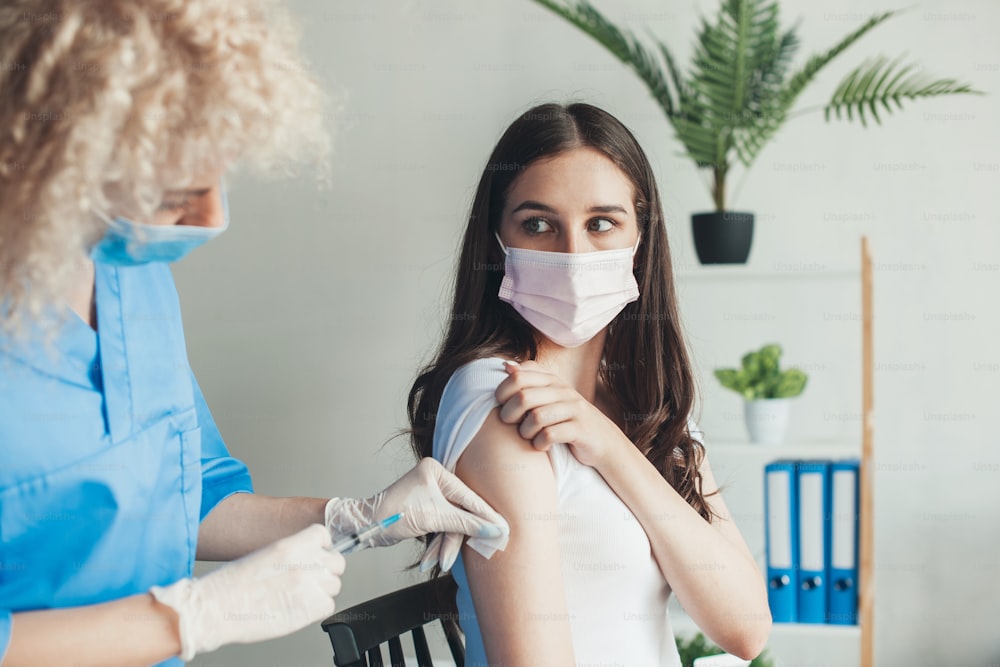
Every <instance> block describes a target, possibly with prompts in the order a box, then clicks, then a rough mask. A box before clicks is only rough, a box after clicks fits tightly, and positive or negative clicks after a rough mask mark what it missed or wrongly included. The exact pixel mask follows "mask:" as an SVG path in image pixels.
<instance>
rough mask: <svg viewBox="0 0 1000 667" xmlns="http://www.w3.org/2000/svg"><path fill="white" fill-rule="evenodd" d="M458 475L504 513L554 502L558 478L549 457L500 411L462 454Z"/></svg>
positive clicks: (486, 423) (496, 412) (495, 412)
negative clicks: (508, 509) (506, 509)
mask: <svg viewBox="0 0 1000 667" xmlns="http://www.w3.org/2000/svg"><path fill="white" fill-rule="evenodd" d="M455 473H456V474H457V475H458V476H459V478H461V479H462V481H464V482H465V483H466V484H468V485H469V486H470V487H471V488H472V489H473V490H475V491H476V492H477V493H479V494H480V495H482V496H483V498H484V499H486V500H487V501H488V502H490V503H491V504H493V505H494V507H496V509H497V510H498V511H500V512H501V513H503V508H504V507H511V508H517V507H521V506H523V505H524V504H527V503H531V504H532V505H533V506H537V505H538V503H539V501H544V497H545V495H546V494H545V491H546V490H550V491H551V498H552V499H553V500H554V498H555V475H554V473H553V471H552V465H551V464H550V463H549V457H548V454H546V453H545V452H539V451H537V450H536V449H535V448H534V447H533V446H532V445H531V443H530V442H528V441H527V440H525V439H524V438H522V437H521V435H520V434H519V433H518V432H517V428H516V427H515V426H513V425H510V424H505V423H504V422H502V421H501V420H500V408H499V407H497V408H494V409H493V410H492V411H491V412H490V414H489V415H488V416H487V417H486V420H485V421H484V422H483V425H482V427H481V428H480V429H479V432H478V433H477V434H476V435H475V437H474V438H473V439H472V441H471V442H470V443H469V446H468V447H467V448H466V449H465V451H464V452H463V453H462V456H461V458H459V460H458V465H457V466H456V468H455Z"/></svg>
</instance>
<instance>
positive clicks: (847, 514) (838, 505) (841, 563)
mask: <svg viewBox="0 0 1000 667" xmlns="http://www.w3.org/2000/svg"><path fill="white" fill-rule="evenodd" d="M859 466H860V461H859V460H858V459H847V460H844V461H836V462H834V463H833V464H832V465H831V466H830V471H831V480H830V481H831V505H832V515H831V522H830V586H829V592H828V596H827V607H828V609H829V613H828V614H827V619H826V620H827V623H833V624H836V625H856V624H857V622H858V516H859V495H858V488H859V484H858V468H859Z"/></svg>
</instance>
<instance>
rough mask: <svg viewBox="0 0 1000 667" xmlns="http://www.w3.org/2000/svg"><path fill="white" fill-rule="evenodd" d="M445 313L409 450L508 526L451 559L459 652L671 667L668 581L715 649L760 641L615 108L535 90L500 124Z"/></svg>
mask: <svg viewBox="0 0 1000 667" xmlns="http://www.w3.org/2000/svg"><path fill="white" fill-rule="evenodd" d="M450 321H451V324H450V326H449V328H448V332H447V334H446V337H445V340H444V342H443V344H442V346H441V348H440V350H439V351H438V353H437V356H436V358H435V359H434V360H433V362H431V363H430V364H429V365H428V366H427V367H426V368H425V369H424V370H423V371H422V372H421V374H420V375H419V377H418V378H417V380H416V382H415V384H414V386H413V388H412V390H411V392H410V396H409V404H408V409H409V417H410V422H411V427H412V433H413V442H414V448H415V450H416V452H417V454H418V455H419V456H427V455H433V456H435V457H436V458H438V459H439V460H440V461H441V462H442V463H443V464H444V465H445V467H446V468H449V469H451V470H455V471H456V472H457V474H458V476H459V478H461V479H463V480H464V481H465V482H466V483H467V484H468V485H469V486H470V487H472V488H473V489H475V490H476V491H477V492H478V493H479V494H481V495H482V497H483V498H484V499H486V500H487V501H488V502H489V503H490V504H491V505H492V506H493V507H494V508H496V509H497V510H498V511H499V512H500V513H501V514H503V515H504V516H505V518H507V520H508V522H509V523H510V534H509V541H507V539H506V538H504V539H502V540H499V541H493V542H491V541H486V540H475V539H473V540H470V541H469V542H468V543H467V545H466V546H465V547H463V549H462V552H461V558H460V560H459V562H458V563H456V566H455V578H456V580H457V582H458V584H459V592H458V600H457V601H458V607H459V612H460V620H461V622H462V625H463V628H464V630H465V632H466V640H467V642H466V643H467V652H468V655H467V664H470V665H480V664H491V665H492V664H503V665H532V666H533V665H572V664H625V665H643V666H650V665H663V666H667V665H670V666H673V665H680V661H679V658H678V654H677V649H676V645H675V642H674V637H673V632H672V630H671V626H670V619H669V617H668V615H667V609H666V605H667V599H668V597H669V595H670V593H671V592H673V593H675V594H676V595H677V596H678V598H679V600H680V601H681V603H682V604H683V605H684V608H685V610H686V611H687V612H688V613H689V614H690V615H691V616H692V618H693V619H694V620H695V621H696V622H697V623H698V625H699V626H700V627H701V628H702V629H703V630H704V631H705V632H706V634H707V635H708V636H709V637H711V638H712V639H713V640H714V641H716V642H717V643H718V644H719V645H720V646H721V647H722V648H724V649H725V650H727V651H729V652H730V653H733V654H735V655H738V656H741V657H744V658H750V657H753V656H756V655H757V654H758V653H760V651H761V650H762V648H763V646H764V643H765V641H766V639H767V635H768V632H769V630H770V623H771V617H770V613H769V611H768V606H767V593H766V589H765V586H764V578H763V576H762V575H761V573H760V571H759V569H758V567H757V565H756V563H755V562H754V559H753V557H752V555H751V553H750V551H749V549H748V548H747V546H746V543H745V542H744V540H743V538H742V536H741V535H740V533H739V530H738V529H737V528H736V526H735V524H734V523H733V521H732V518H731V516H730V514H729V512H728V510H727V509H726V506H725V503H724V502H723V500H722V498H721V496H720V495H719V494H718V487H717V485H716V483H715V480H714V478H713V476H712V472H711V469H710V468H709V465H708V459H707V458H706V456H705V450H704V446H703V444H702V442H701V441H700V439H699V438H698V437H697V436H698V435H700V434H699V433H698V431H697V430H696V427H695V426H694V423H693V421H691V413H692V408H693V405H694V403H695V387H694V381H693V378H692V373H691V368H690V364H689V362H688V357H687V353H686V351H685V345H684V340H683V337H682V332H681V327H680V324H679V321H678V316H677V307H676V296H675V292H674V285H673V279H672V274H671V265H670V252H669V248H668V245H667V237H666V233H665V229H664V224H663V214H662V212H661V207H660V201H659V198H658V195H657V190H656V184H655V181H654V178H653V173H652V169H651V168H650V166H649V163H648V161H647V159H646V157H645V155H644V154H643V152H642V149H641V148H640V147H639V145H638V143H637V142H636V140H635V137H633V136H632V134H631V133H630V132H629V131H628V130H627V129H626V128H625V127H624V126H623V125H622V124H621V123H620V122H619V121H618V120H616V119H615V118H614V117H612V116H611V115H609V114H608V113H606V112H604V111H602V110H600V109H597V108H595V107H593V106H590V105H586V104H571V105H569V106H561V105H556V104H546V105H542V106H538V107H535V108H533V109H531V110H530V111H528V112H527V113H525V114H524V115H522V116H521V117H520V118H518V119H517V120H516V121H515V122H514V123H513V124H512V125H511V126H510V127H509V128H508V129H507V131H506V132H505V133H504V135H503V137H502V138H501V139H500V141H499V143H498V144H497V146H496V148H495V149H494V151H493V154H492V155H491V156H490V159H489V162H488V163H487V166H486V169H485V171H484V173H483V175H482V178H481V179H480V182H479V187H478V190H477V192H476V196H475V200H474V202H473V204H472V211H471V215H470V217H469V223H468V226H467V228H466V231H465V236H464V240H463V244H462V250H461V257H460V260H459V269H458V276H457V280H456V289H455V296H454V302H453V305H452V313H451V320H450ZM517 362H520V363H519V364H518V363H517ZM505 542H506V544H505ZM499 546H505V549H504V550H503V551H502V552H500V551H497V552H495V553H494V550H495V549H496V548H497V547H499ZM444 565H445V566H446V567H447V566H448V565H450V563H445V564H444Z"/></svg>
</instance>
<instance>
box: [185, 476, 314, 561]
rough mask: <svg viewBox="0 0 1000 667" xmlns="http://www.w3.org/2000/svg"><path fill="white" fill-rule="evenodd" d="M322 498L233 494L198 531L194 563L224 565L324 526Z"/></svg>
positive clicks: (207, 518)
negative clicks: (291, 536)
mask: <svg viewBox="0 0 1000 667" xmlns="http://www.w3.org/2000/svg"><path fill="white" fill-rule="evenodd" d="M327 500H328V499H326V498H299V497H296V498H273V497H271V496H261V495H257V494H251V493H234V494H233V495H231V496H229V497H227V498H225V499H223V500H222V502H220V503H219V504H218V505H216V506H215V507H214V508H213V509H212V511H211V512H209V513H208V516H206V517H205V519H204V520H203V521H202V522H201V528H200V529H199V530H198V552H197V558H198V560H210V561H226V560H233V559H235V558H239V557H241V556H245V555H246V554H248V553H250V552H252V551H256V550H257V549H260V548H261V547H264V546H267V545H268V544H271V543H272V542H276V541H278V540H280V539H281V538H283V537H288V536H289V535H293V534H295V533H297V532H299V531H300V530H303V529H304V528H307V527H308V526H310V525H311V524H314V523H319V524H322V523H323V522H324V518H323V510H324V508H325V507H326V503H327Z"/></svg>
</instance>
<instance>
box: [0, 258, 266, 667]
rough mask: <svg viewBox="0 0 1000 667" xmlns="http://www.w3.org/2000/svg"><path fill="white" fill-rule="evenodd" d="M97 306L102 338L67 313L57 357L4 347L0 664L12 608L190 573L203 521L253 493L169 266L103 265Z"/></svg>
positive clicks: (43, 605)
mask: <svg viewBox="0 0 1000 667" xmlns="http://www.w3.org/2000/svg"><path fill="white" fill-rule="evenodd" d="M96 299H97V324H98V331H96V332H95V331H94V330H93V329H91V328H90V327H89V326H88V325H87V324H86V323H85V322H83V321H82V320H81V319H80V318H79V317H76V316H75V315H73V314H72V313H70V314H69V316H68V321H67V322H66V323H65V325H64V326H63V327H62V328H61V330H60V331H59V334H58V337H57V338H56V339H55V340H54V341H53V344H52V345H50V346H49V348H48V349H47V348H46V347H45V346H44V344H43V343H42V342H40V341H39V342H33V343H32V344H30V345H22V346H20V347H11V346H10V345H6V346H5V345H3V344H2V343H4V342H5V341H2V340H0V660H2V659H3V655H4V654H5V652H6V649H7V646H8V644H9V640H10V632H11V613H12V612H17V611H27V610H32V609H50V608H56V607H71V606H77V605H88V604H95V603H99V602H105V601H108V600H114V599H116V598H121V597H124V596H128V595H133V594H135V593H143V592H145V591H147V590H149V588H150V586H154V585H161V586H162V585H165V584H170V583H173V582H175V581H177V580H178V579H181V578H183V577H187V576H190V575H191V570H192V567H193V565H194V557H195V547H196V545H197V542H198V526H199V524H200V522H201V520H202V519H204V518H205V516H206V515H207V514H208V513H209V512H210V511H211V510H212V508H213V507H215V506H216V504H218V503H219V501H221V500H222V499H224V498H226V497H227V496H229V495H231V494H233V493H238V492H248V493H249V492H252V491H253V489H252V486H251V483H250V475H249V473H248V472H247V469H246V466H244V465H243V464H242V463H241V462H240V461H237V460H236V459H234V458H232V457H230V456H229V452H228V451H227V450H226V446H225V443H223V441H222V436H221V435H220V434H219V430H218V428H216V426H215V422H214V421H213V419H212V415H211V413H210V412H209V410H208V406H207V405H206V404H205V398H204V396H203V395H202V393H201V389H200V388H199V387H198V383H197V382H196V381H195V378H194V375H193V373H192V372H191V368H190V366H189V364H188V359H187V352H186V349H185V345H184V332H183V329H182V327H181V314H180V308H179V305H178V301H177V291H176V289H175V287H174V282H173V278H172V276H171V274H170V269H169V267H168V266H167V265H166V264H161V263H154V264H146V265H142V266H136V267H116V266H112V265H107V264H100V263H98V264H96ZM163 664H171V665H176V664H180V660H179V659H174V660H169V661H167V662H166V663H163Z"/></svg>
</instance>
